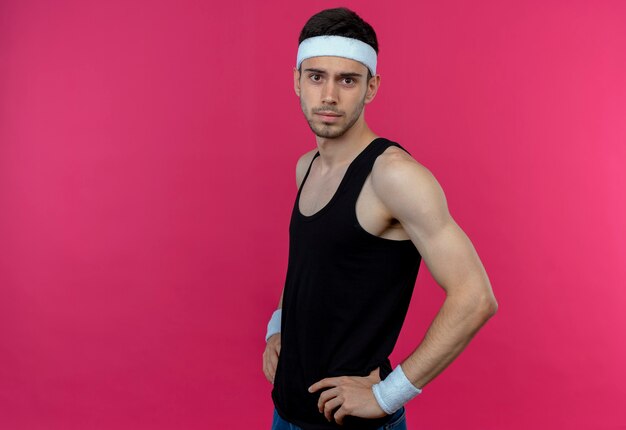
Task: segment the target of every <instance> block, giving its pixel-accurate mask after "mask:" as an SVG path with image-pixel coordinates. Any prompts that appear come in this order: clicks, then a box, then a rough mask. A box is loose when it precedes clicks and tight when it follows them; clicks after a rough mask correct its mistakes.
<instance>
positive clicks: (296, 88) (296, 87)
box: [293, 67, 300, 97]
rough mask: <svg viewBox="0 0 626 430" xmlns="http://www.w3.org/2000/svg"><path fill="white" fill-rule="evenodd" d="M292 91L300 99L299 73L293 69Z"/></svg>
mask: <svg viewBox="0 0 626 430" xmlns="http://www.w3.org/2000/svg"><path fill="white" fill-rule="evenodd" d="M293 90H294V91H295V92H296V95H297V96H298V97H300V72H299V71H298V69H296V68H295V67H294V68H293Z"/></svg>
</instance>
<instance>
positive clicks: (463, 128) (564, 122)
mask: <svg viewBox="0 0 626 430" xmlns="http://www.w3.org/2000/svg"><path fill="white" fill-rule="evenodd" d="M343 4H344V5H346V6H349V7H353V8H354V9H355V10H356V11H357V12H358V13H360V14H361V15H362V16H363V17H364V18H365V19H366V20H368V21H369V22H371V23H372V24H373V26H374V27H375V28H376V29H377V31H378V34H379V39H380V45H381V52H380V58H379V61H380V62H379V71H380V74H381V75H382V85H381V89H380V92H379V94H378V96H377V99H376V101H375V102H374V103H373V104H372V105H369V106H368V108H367V118H368V122H369V124H370V125H371V126H372V127H373V129H374V130H375V131H376V132H378V134H381V135H383V136H386V137H388V138H390V139H392V140H395V141H397V142H399V143H401V144H402V145H403V146H405V147H406V148H407V149H409V150H410V151H411V153H412V154H413V155H414V156H415V158H416V159H418V160H419V161H420V162H422V163H423V164H425V165H426V166H427V167H428V168H429V169H430V170H431V171H432V172H433V173H434V174H435V175H436V177H437V178H438V179H439V181H440V182H441V184H442V185H443V187H444V189H445V191H446V194H447V197H448V201H449V205H450V209H451V211H452V214H453V216H454V217H455V218H456V219H457V221H458V222H459V223H460V224H461V226H462V227H463V228H464V229H465V230H466V232H467V233H468V234H469V235H470V237H471V238H472V240H473V242H474V244H475V246H476V248H477V250H478V251H479V253H480V255H481V257H482V260H483V262H484V264H485V266H486V268H487V270H488V273H489V274H490V277H491V281H492V283H493V287H494V290H495V293H496V297H497V298H498V301H499V305H500V308H499V313H498V314H497V315H496V316H495V317H494V319H492V320H491V321H490V322H489V323H488V324H487V326H486V327H485V328H484V330H483V331H481V332H480V333H479V334H478V335H477V337H476V338H475V339H474V341H473V342H472V343H471V344H470V346H469V347H468V349H467V350H466V351H465V352H464V353H463V354H462V355H461V356H460V358H459V359H458V360H457V361H456V362H455V363H453V364H452V365H451V366H450V367H449V368H448V369H447V370H446V371H445V372H444V373H443V374H441V375H440V376H439V377H438V378H437V379H435V380H434V381H433V382H432V383H431V384H430V385H428V386H427V389H425V390H424V394H422V395H421V396H420V397H419V398H418V399H415V400H414V401H412V402H411V403H410V404H409V405H408V422H409V426H410V427H411V428H419V429H422V430H429V429H433V430H435V429H457V428H463V429H468V430H471V429H477V430H478V429H480V430H484V429H507V430H515V429H531V428H532V429H553V428H567V429H570V430H578V429H616V428H624V426H626V412H625V411H624V407H623V406H624V404H625V401H626V367H625V366H624V362H626V342H624V329H625V328H626V312H625V311H624V304H625V302H626V289H625V288H624V279H625V278H626V269H625V267H626V265H625V263H624V261H625V260H626V245H625V239H626V228H625V223H624V219H626V198H625V197H626V195H625V194H626V193H625V192H624V188H625V185H626V78H625V77H626V3H624V2H623V1H612V2H610V1H586V2H585V1H561V2H558V1H543V0H542V1H526V2H519V1H515V2H513V1H495V0H494V1H479V2H466V1H461V0H458V1H444V2H428V4H417V5H416V4H415V3H414V2H410V1H404V2H392V3H389V2H387V3H384V2H383V3H382V4H381V2H374V1H359V2H357V1H345V2H343ZM332 6H337V4H336V3H331V2H327V1H319V2H314V3H307V4H305V3H304V2H302V3H289V4H288V5H287V3H284V2H279V1H264V2H260V1H259V2H255V3H252V2H249V3H243V4H242V3H239V2H222V3H219V4H211V3H210V2H201V1H186V2H173V1H171V2H167V1H130V2H129V1H126V0H124V1H121V0H118V1H106V2H104V1H103V2H86V1H78V0H76V1H69V0H59V1H54V2H52V1H48V2H46V1H34V0H21V1H9V0H5V1H3V2H1V3H0V428H2V429H19V430H22V429H213V428H214V429H221V428H228V429H252V428H254V429H269V424H270V421H271V415H272V404H271V399H270V390H271V385H270V384H269V383H268V382H267V381H266V380H265V378H264V376H263V373H262V370H261V354H262V351H263V348H264V340H263V338H264V334H265V327H266V323H267V321H268V319H269V317H270V315H271V312H272V311H273V309H274V308H275V307H276V304H277V302H278V298H279V295H280V290H281V288H282V283H283V281H284V275H285V268H286V260H287V223H288V219H289V213H290V210H291V207H292V204H293V199H294V196H295V179H294V166H295V161H296V159H297V157H298V155H300V154H301V153H303V152H305V151H307V150H309V149H312V148H313V146H314V144H315V141H314V138H313V136H312V135H311V133H310V130H309V128H308V126H307V125H306V123H305V121H304V119H303V117H302V114H301V112H300V111H299V105H298V101H297V98H296V96H295V95H294V93H293V89H292V73H291V68H292V66H293V63H294V61H295V54H296V47H297V35H298V32H299V30H300V28H301V26H302V25H303V24H304V22H305V21H306V19H307V18H308V16H310V15H311V14H313V13H315V12H317V11H319V10H321V9H322V8H325V7H332ZM423 269H424V268H423ZM442 300H443V293H442V290H441V289H439V288H438V287H437V286H436V285H435V284H434V283H433V282H432V280H431V278H430V277H429V276H428V273H427V271H426V270H423V271H422V273H421V274H420V277H419V279H418V283H417V287H416V291H415V294H414V299H413V302H412V304H411V308H410V313H409V316H408V319H407V322H406V324H405V327H404V330H403V332H402V334H401V337H400V340H399V343H398V346H397V348H396V351H394V354H393V356H392V357H391V358H392V363H397V362H399V361H401V360H402V359H404V357H406V355H408V354H409V353H410V352H411V351H412V350H413V349H414V347H415V346H417V344H418V343H419V341H420V340H421V338H422V336H423V333H424V331H425V330H426V328H427V326H428V324H429V322H430V320H431V318H432V317H433V316H434V315H435V313H436V311H437V309H438V306H439V305H440V304H441V302H442Z"/></svg>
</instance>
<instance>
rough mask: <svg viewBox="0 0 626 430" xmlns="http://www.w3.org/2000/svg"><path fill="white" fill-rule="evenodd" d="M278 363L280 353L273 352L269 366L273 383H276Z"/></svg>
mask: <svg viewBox="0 0 626 430" xmlns="http://www.w3.org/2000/svg"><path fill="white" fill-rule="evenodd" d="M277 365H278V355H276V354H272V355H270V357H269V359H268V368H269V373H270V376H271V377H272V384H273V383H274V377H275V376H276V366H277Z"/></svg>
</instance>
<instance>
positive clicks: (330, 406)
mask: <svg viewBox="0 0 626 430" xmlns="http://www.w3.org/2000/svg"><path fill="white" fill-rule="evenodd" d="M342 403H343V399H342V398H340V397H335V398H333V399H331V400H329V401H327V402H326V404H324V416H325V417H326V419H327V420H328V421H332V420H333V411H334V410H335V409H337V408H338V407H340V406H341V405H342Z"/></svg>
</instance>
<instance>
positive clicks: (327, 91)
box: [322, 79, 337, 104]
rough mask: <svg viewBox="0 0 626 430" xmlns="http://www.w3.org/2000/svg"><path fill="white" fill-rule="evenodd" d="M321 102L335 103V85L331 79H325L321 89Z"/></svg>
mask: <svg viewBox="0 0 626 430" xmlns="http://www.w3.org/2000/svg"><path fill="white" fill-rule="evenodd" d="M322 102H323V103H326V104H337V85H336V84H335V82H333V80H332V79H329V80H328V81H326V84H325V85H324V88H323V90H322Z"/></svg>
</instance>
